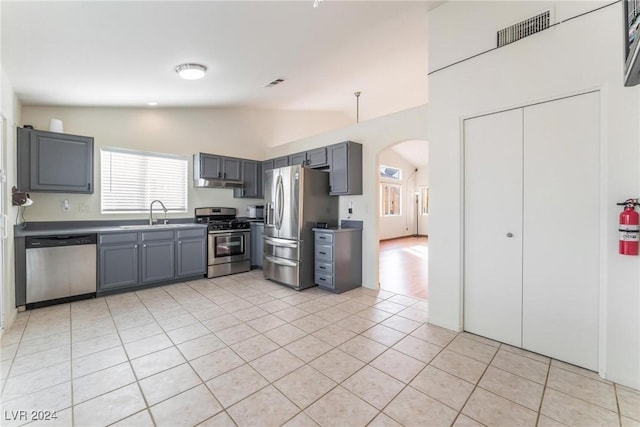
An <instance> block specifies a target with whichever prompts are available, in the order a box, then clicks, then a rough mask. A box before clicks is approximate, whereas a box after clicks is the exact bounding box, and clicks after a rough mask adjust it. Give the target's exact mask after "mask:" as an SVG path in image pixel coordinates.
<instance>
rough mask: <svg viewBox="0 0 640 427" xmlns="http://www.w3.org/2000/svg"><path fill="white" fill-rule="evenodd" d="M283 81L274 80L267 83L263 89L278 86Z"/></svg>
mask: <svg viewBox="0 0 640 427" xmlns="http://www.w3.org/2000/svg"><path fill="white" fill-rule="evenodd" d="M283 81H284V79H275V80H274V81H272V82H270V83H267V85H266V86H265V87H274V86H275V85H279V84H280V83H282V82H283Z"/></svg>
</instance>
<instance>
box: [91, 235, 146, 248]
mask: <svg viewBox="0 0 640 427" xmlns="http://www.w3.org/2000/svg"><path fill="white" fill-rule="evenodd" d="M137 241H138V233H118V234H100V235H99V236H98V244H100V245H109V244H113V243H135V242H137Z"/></svg>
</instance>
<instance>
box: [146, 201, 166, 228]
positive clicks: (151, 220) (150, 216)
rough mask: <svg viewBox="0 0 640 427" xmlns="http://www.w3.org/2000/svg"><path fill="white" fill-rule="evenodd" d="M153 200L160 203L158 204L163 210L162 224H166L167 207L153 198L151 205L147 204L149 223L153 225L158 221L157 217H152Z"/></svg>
mask: <svg viewBox="0 0 640 427" xmlns="http://www.w3.org/2000/svg"><path fill="white" fill-rule="evenodd" d="M155 202H158V203H160V206H162V210H163V211H164V222H163V224H166V223H167V222H169V221H168V220H167V207H166V206H165V205H164V203H162V202H161V201H160V200H154V201H153V202H151V206H149V225H153V224H154V223H156V222H158V220H157V219H156V220H154V219H153V204H154V203H155Z"/></svg>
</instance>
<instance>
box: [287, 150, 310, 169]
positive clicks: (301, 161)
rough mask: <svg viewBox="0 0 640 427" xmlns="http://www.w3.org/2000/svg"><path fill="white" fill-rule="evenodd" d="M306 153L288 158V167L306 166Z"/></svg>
mask: <svg viewBox="0 0 640 427" xmlns="http://www.w3.org/2000/svg"><path fill="white" fill-rule="evenodd" d="M306 164H307V153H296V154H292V155H290V156H289V165H290V166H293V165H303V166H304V165H306Z"/></svg>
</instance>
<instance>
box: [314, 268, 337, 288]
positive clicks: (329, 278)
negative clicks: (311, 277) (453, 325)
mask: <svg viewBox="0 0 640 427" xmlns="http://www.w3.org/2000/svg"><path fill="white" fill-rule="evenodd" d="M315 281H316V284H317V285H322V286H326V287H328V288H333V275H332V274H322V273H318V272H317V271H316V280H315Z"/></svg>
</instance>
